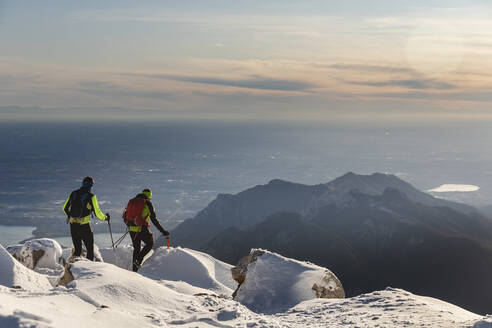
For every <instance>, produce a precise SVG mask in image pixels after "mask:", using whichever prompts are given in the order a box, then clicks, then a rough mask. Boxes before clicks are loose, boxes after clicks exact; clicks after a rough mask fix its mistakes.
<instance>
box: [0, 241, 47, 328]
mask: <svg viewBox="0 0 492 328" xmlns="http://www.w3.org/2000/svg"><path fill="white" fill-rule="evenodd" d="M0 285H2V286H5V287H9V288H11V287H15V288H23V289H26V290H32V291H43V290H49V289H51V284H50V282H49V281H48V278H47V277H46V276H44V275H41V274H39V273H37V272H34V271H32V270H31V269H28V268H27V267H25V266H24V265H22V264H21V263H20V262H19V261H17V260H16V259H15V258H14V257H13V256H12V255H10V253H9V252H7V250H6V249H5V248H3V246H2V245H0ZM0 326H1V325H0Z"/></svg>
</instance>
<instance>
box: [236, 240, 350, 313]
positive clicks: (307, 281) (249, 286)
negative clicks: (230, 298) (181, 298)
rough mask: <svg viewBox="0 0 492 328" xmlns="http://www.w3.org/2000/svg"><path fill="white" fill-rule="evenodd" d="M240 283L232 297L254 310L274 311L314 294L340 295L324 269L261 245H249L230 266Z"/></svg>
mask: <svg viewBox="0 0 492 328" xmlns="http://www.w3.org/2000/svg"><path fill="white" fill-rule="evenodd" d="M232 273H233V276H234V277H235V278H236V280H237V281H238V282H239V283H240V286H239V287H238V289H237V290H236V291H235V293H234V295H235V296H234V299H235V300H237V301H239V302H240V303H242V304H244V305H246V306H247V307H248V308H250V309H251V310H253V311H255V312H260V313H276V312H282V311H285V310H286V309H288V308H290V307H292V306H295V305H296V304H298V303H300V302H302V301H306V300H310V299H314V298H320V297H322V298H344V297H345V292H344V290H343V287H342V284H341V282H340V281H339V280H338V278H337V277H336V276H335V275H334V274H333V273H332V272H331V271H330V270H328V269H326V268H322V267H320V266H317V265H314V264H311V263H308V262H302V261H297V260H293V259H289V258H286V257H283V256H281V255H278V254H275V253H272V252H269V251H267V250H262V249H252V250H251V252H250V254H249V255H248V256H247V257H245V258H244V259H242V260H241V261H240V263H239V264H238V266H236V267H235V268H234V269H233V270H232Z"/></svg>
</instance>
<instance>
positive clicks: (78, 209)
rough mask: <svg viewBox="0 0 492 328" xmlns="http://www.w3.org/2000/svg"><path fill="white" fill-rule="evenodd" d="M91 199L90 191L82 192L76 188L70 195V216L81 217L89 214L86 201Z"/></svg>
mask: <svg viewBox="0 0 492 328" xmlns="http://www.w3.org/2000/svg"><path fill="white" fill-rule="evenodd" d="M90 199H91V193H90V192H84V191H82V190H77V191H74V192H73V193H72V196H71V197H70V213H69V215H70V216H71V217H72V218H76V219H77V218H78V219H80V218H82V217H84V216H87V215H89V214H90V212H91V211H90V210H89V209H88V208H87V203H88V202H89V200H90Z"/></svg>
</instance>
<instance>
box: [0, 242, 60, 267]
mask: <svg viewBox="0 0 492 328" xmlns="http://www.w3.org/2000/svg"><path fill="white" fill-rule="evenodd" d="M7 251H8V252H9V253H10V254H12V256H13V257H14V258H15V259H16V260H18V261H19V262H20V263H22V264H24V265H25V266H26V267H28V268H29V269H35V268H49V269H56V268H58V267H59V266H60V265H62V264H63V257H62V248H61V246H60V244H58V242H57V241H56V240H53V239H49V238H41V239H31V240H28V241H26V242H25V243H23V244H18V245H12V246H8V247H7Z"/></svg>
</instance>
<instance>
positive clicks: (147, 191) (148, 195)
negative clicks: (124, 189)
mask: <svg viewBox="0 0 492 328" xmlns="http://www.w3.org/2000/svg"><path fill="white" fill-rule="evenodd" d="M142 194H144V195H145V197H147V198H148V199H152V190H150V188H145V189H144V190H142Z"/></svg>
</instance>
